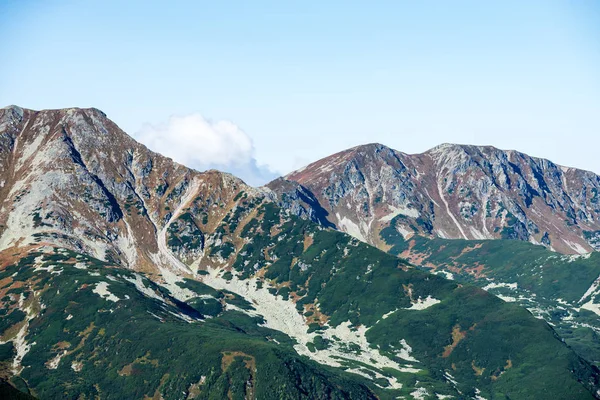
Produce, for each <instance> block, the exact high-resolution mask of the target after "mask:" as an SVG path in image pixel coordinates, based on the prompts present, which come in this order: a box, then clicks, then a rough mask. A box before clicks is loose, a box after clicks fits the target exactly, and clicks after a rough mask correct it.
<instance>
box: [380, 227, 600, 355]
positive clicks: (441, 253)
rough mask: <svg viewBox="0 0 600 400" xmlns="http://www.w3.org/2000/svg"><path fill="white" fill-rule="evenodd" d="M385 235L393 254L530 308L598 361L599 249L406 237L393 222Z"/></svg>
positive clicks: (518, 242) (579, 350) (599, 338)
mask: <svg viewBox="0 0 600 400" xmlns="http://www.w3.org/2000/svg"><path fill="white" fill-rule="evenodd" d="M381 237H382V239H383V240H384V241H385V243H386V244H387V245H388V246H390V247H389V250H388V251H389V252H390V253H391V254H396V255H400V256H402V257H407V258H408V259H410V260H411V261H412V262H413V263H415V264H417V265H420V266H421V267H423V268H426V269H428V270H433V271H434V272H435V273H437V274H441V275H443V276H446V277H451V278H453V279H455V280H456V281H459V282H469V283H473V284H475V285H478V286H480V287H483V288H485V289H486V290H488V291H489V292H491V293H494V294H496V295H498V296H500V297H501V298H502V299H504V300H505V301H507V302H514V303H518V304H520V305H522V306H524V307H526V308H527V309H528V310H529V311H531V312H532V313H533V314H534V315H535V316H537V317H538V318H543V319H544V320H546V321H547V322H548V323H550V324H551V325H552V326H553V327H554V329H556V331H557V332H558V333H559V334H560V336H561V337H563V338H564V339H565V340H566V342H567V343H568V344H569V345H570V346H571V347H572V348H573V349H574V350H576V351H577V352H578V353H579V354H580V355H581V356H582V357H584V358H585V359H587V360H588V361H590V362H592V363H594V364H596V365H598V363H599V361H600V337H599V336H598V334H599V333H600V322H599V320H598V314H599V313H600V309H599V308H598V304H600V297H599V294H600V292H599V291H598V282H597V280H598V277H599V276H600V253H597V252H594V253H590V254H586V255H561V254H557V253H554V252H551V251H549V250H547V249H546V248H544V247H542V246H536V245H533V244H531V243H526V242H522V241H516V240H483V241H476V240H445V239H428V238H424V237H422V236H413V237H411V238H410V239H408V240H405V239H404V238H403V237H402V235H401V234H400V233H398V231H397V230H395V229H394V228H393V224H392V225H391V226H390V227H389V228H387V229H384V230H383V231H382V234H381Z"/></svg>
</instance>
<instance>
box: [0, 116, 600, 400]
mask: <svg viewBox="0 0 600 400" xmlns="http://www.w3.org/2000/svg"><path fill="white" fill-rule="evenodd" d="M0 164H1V166H2V167H1V170H0V174H1V175H0V181H1V182H2V184H1V185H0V186H1V189H0V202H1V207H0V224H1V226H0V314H1V315H2V319H1V320H0V381H1V382H8V383H9V384H10V385H11V387H12V388H16V389H18V390H20V391H21V392H23V393H25V394H28V395H33V396H35V397H38V398H42V399H46V398H48V399H53V398H92V397H93V398H118V399H120V398H164V399H192V398H200V399H205V398H206V399H209V398H210V399H212V398H219V399H220V398H231V399H238V398H240V399H243V398H259V399H263V398H289V399H298V398H323V399H326V398H340V399H341V398H356V399H365V398H373V399H374V398H379V399H392V398H407V399H409V398H413V399H436V398H437V399H440V398H446V399H447V398H474V399H482V398H486V399H492V398H511V399H530V398H556V399H570V398H594V397H598V396H599V393H600V392H599V390H600V372H599V371H598V369H597V368H596V367H595V366H594V365H593V364H592V363H590V362H589V361H587V360H585V359H584V358H582V357H580V356H578V355H577V354H576V353H575V352H574V351H573V350H572V348H570V347H569V346H567V345H566V344H565V343H564V340H563V339H562V338H561V337H560V336H559V335H558V334H557V333H556V331H555V330H554V329H552V327H551V326H550V325H548V324H547V323H546V322H544V321H542V320H540V319H537V318H535V317H534V316H533V315H532V314H531V313H530V312H529V311H527V310H526V309H525V308H523V307H520V306H518V305H516V304H512V303H510V302H505V301H503V300H501V299H500V298H498V297H496V296H494V295H492V294H490V293H488V292H486V291H485V290H482V289H479V288H477V287H476V286H474V285H472V284H470V283H468V282H464V283H459V282H457V281H452V280H448V279H445V277H444V276H439V275H435V274H431V273H428V272H424V271H421V270H419V269H418V268H415V267H414V266H413V265H411V264H409V263H408V262H406V261H404V260H402V259H400V258H397V257H396V256H395V255H392V254H386V253H385V252H382V251H380V250H378V249H376V248H375V247H372V246H369V245H368V244H365V243H362V242H361V241H360V240H357V239H356V238H353V237H352V236H350V235H347V234H345V233H342V232H338V231H336V230H335V229H333V227H335V226H337V227H339V226H340V221H344V217H346V218H349V217H348V215H349V214H344V216H342V214H339V213H340V211H337V210H336V209H333V208H331V206H330V205H328V204H326V203H324V202H323V201H322V199H321V194H320V193H319V192H315V191H314V190H313V189H311V188H310V187H311V186H310V185H309V183H306V184H304V183H302V184H300V183H294V182H289V181H285V180H279V181H277V182H276V183H274V184H272V185H271V187H270V188H262V189H256V188H252V187H249V186H247V185H245V184H244V183H243V182H242V181H240V180H239V179H237V178H235V177H233V176H231V175H228V174H224V173H221V172H218V171H207V172H197V171H194V170H191V169H189V168H186V167H184V166H182V165H178V164H176V163H174V162H173V161H172V160H170V159H168V158H165V157H163V156H161V155H159V154H156V153H152V152H150V151H149V150H148V149H146V148H145V147H144V146H142V145H141V144H139V143H137V142H135V141H134V140H133V139H131V138H130V137H129V136H127V135H126V134H125V133H124V132H123V131H122V130H120V129H119V128H118V127H117V126H116V125H115V124H114V123H113V122H111V121H110V120H109V119H108V118H107V117H106V116H105V115H104V114H103V113H102V112H101V111H99V110H96V109H63V110H45V111H33V110H27V109H22V108H19V107H14V106H13V107H8V108H4V109H2V110H0ZM348 176H352V178H348V179H352V180H356V179H359V178H358V177H359V176H360V174H358V173H355V172H352V173H350V174H349V175H348ZM357 182H358V181H357ZM356 187H357V188H358V185H356ZM335 190H338V189H335ZM344 190H346V189H344ZM357 190H358V189H357ZM359 191H360V190H359ZM368 193H374V192H372V191H371V189H369V190H368V191H367V194H368ZM390 196H391V195H390ZM334 197H335V196H334ZM350 200H351V199H350V198H349V199H348V201H350ZM388 200H389V198H387V197H386V198H385V199H384V198H383V197H382V199H381V200H380V202H385V201H388ZM373 201H374V200H373ZM440 201H441V200H440ZM339 203H341V201H340V202H339ZM373 204H379V201H378V202H375V201H374V202H373ZM390 204H396V205H394V207H400V203H390ZM448 204H450V202H449V203H448ZM388 209H390V207H388ZM413 209H416V207H413V206H409V205H406V208H405V209H402V210H403V213H400V212H397V210H395V211H389V212H387V214H385V216H383V215H381V216H378V217H377V218H379V219H378V221H379V220H380V219H381V218H383V219H384V220H385V219H386V218H389V223H388V227H389V225H390V223H392V221H393V223H394V224H395V223H396V222H397V221H398V220H399V219H400V218H402V217H401V216H405V215H406V214H407V213H413V215H414V216H415V218H416V220H418V219H419V217H420V215H421V214H419V216H416V214H415V213H414V212H413V211H412V210H413ZM381 210H383V209H380V211H381ZM421 212H423V215H424V214H425V213H424V211H419V213H421ZM336 213H337V214H339V215H340V216H339V217H337V215H336ZM332 215H336V218H338V220H332V219H331V218H332ZM391 215H392V216H391ZM301 217H304V218H301ZM506 218H508V216H506ZM313 220H314V221H317V222H318V223H315V222H313ZM436 220H437V218H436ZM383 222H386V221H383ZM365 223H366V222H365ZM356 224H357V226H359V227H360V225H359V224H358V223H357V222H356ZM342 225H344V224H342ZM345 226H352V225H351V224H349V223H346V224H345ZM373 226H375V225H373ZM486 226H487V227H488V229H490V228H491V225H486ZM463 228H464V227H463ZM439 229H442V228H439ZM444 229H445V230H443V231H444V232H445V234H446V235H447V236H449V235H450V232H452V229H451V228H444ZM456 229H457V230H458V228H456ZM393 230H394V232H399V233H400V232H401V230H400V229H396V228H395V225H394V228H393ZM434 231H435V230H434V228H433V227H432V232H434ZM352 233H353V234H356V233H357V232H356V231H354V232H352ZM362 235H363V237H362V239H367V237H369V236H368V235H371V236H372V235H373V233H371V234H367V231H364V233H362ZM432 235H433V234H432ZM400 236H401V237H402V239H404V236H403V235H400ZM379 238H380V239H378V240H381V243H387V246H388V247H389V248H393V247H394V246H395V245H396V244H394V243H392V242H386V241H384V240H383V239H382V238H381V235H380V236H379ZM550 239H551V243H552V240H554V239H552V237H550ZM389 240H392V239H389ZM582 246H583V245H582ZM594 295H595V294H594ZM10 390H12V389H10Z"/></svg>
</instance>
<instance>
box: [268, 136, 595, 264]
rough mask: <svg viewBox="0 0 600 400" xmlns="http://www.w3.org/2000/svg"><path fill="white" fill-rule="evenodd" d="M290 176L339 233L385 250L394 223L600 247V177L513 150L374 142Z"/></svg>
mask: <svg viewBox="0 0 600 400" xmlns="http://www.w3.org/2000/svg"><path fill="white" fill-rule="evenodd" d="M285 179H286V180H289V181H293V182H296V183H297V184H299V185H301V186H300V187H303V188H304V190H305V192H308V193H310V194H309V196H313V197H314V198H315V199H316V200H317V201H318V204H319V206H320V207H322V208H323V209H324V211H325V212H324V213H321V214H322V215H326V218H327V221H328V222H330V223H332V224H334V225H335V226H336V227H337V228H338V229H339V230H341V231H343V232H347V233H349V234H351V235H353V236H354V237H356V238H358V239H360V240H362V241H364V242H367V243H370V244H372V245H375V246H377V247H380V248H384V249H385V244H384V243H381V241H380V235H379V233H380V232H381V230H382V229H385V228H386V227H387V226H389V225H390V223H391V221H392V220H395V222H396V225H395V227H396V229H397V230H398V231H399V232H401V233H402V235H403V236H404V238H405V239H408V238H410V237H411V236H412V235H414V234H419V235H423V236H426V237H431V238H433V237H438V238H445V239H477V240H481V239H518V240H524V241H529V242H531V243H534V244H542V245H544V246H546V247H548V248H550V249H552V250H554V251H557V252H560V253H564V254H583V253H587V252H590V251H593V250H597V249H600V246H599V243H600V242H599V241H598V238H599V237H600V236H599V233H600V194H599V190H600V177H598V176H597V175H595V174H593V173H591V172H587V171H582V170H578V169H575V168H568V167H562V166H559V165H556V164H554V163H552V162H550V161H548V160H544V159H539V158H535V157H530V156H528V155H526V154H523V153H519V152H517V151H512V150H509V151H504V150H499V149H496V148H494V147H489V146H486V147H482V146H464V145H453V144H443V145H440V146H438V147H435V148H433V149H431V150H429V151H427V152H425V153H422V154H412V155H410V154H405V153H402V152H399V151H396V150H392V149H390V148H387V147H385V146H383V145H380V144H369V145H364V146H358V147H354V148H352V149H349V150H346V151H342V152H340V153H337V154H334V155H332V156H329V157H326V158H324V159H322V160H319V161H317V162H314V163H312V164H310V165H308V166H306V167H304V168H302V169H300V170H298V171H295V172H292V173H290V174H288V175H287V176H286V177H285ZM268 186H269V187H271V188H272V189H273V190H274V191H275V192H277V193H279V194H280V196H279V197H280V198H281V197H282V195H284V194H285V195H286V196H287V197H288V198H289V197H293V196H294V195H293V190H289V189H290V188H291V187H290V186H289V185H288V186H287V188H283V187H282V184H281V182H280V181H274V182H272V183H270V184H269V185H268ZM286 189H288V190H286Z"/></svg>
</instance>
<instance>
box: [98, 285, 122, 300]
mask: <svg viewBox="0 0 600 400" xmlns="http://www.w3.org/2000/svg"><path fill="white" fill-rule="evenodd" d="M92 292H94V293H96V294H97V295H98V296H100V297H102V298H103V299H104V300H108V301H112V302H113V303H116V302H117V301H119V300H120V299H119V298H118V297H117V296H115V295H114V294H112V293H111V292H109V291H108V282H98V283H97V284H96V287H95V288H94V289H93V290H92Z"/></svg>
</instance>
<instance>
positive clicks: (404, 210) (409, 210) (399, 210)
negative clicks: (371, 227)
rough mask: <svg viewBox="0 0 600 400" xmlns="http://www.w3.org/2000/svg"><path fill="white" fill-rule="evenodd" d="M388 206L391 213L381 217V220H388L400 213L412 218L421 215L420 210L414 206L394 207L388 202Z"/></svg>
mask: <svg viewBox="0 0 600 400" xmlns="http://www.w3.org/2000/svg"><path fill="white" fill-rule="evenodd" d="M388 208H389V209H390V213H389V214H387V215H385V216H383V217H381V218H379V220H380V221H383V222H388V221H391V220H392V219H394V218H395V217H397V216H398V215H406V216H407V217H411V218H419V217H420V216H421V214H420V213H419V211H417V210H416V209H414V208H408V207H403V206H400V207H394V206H393V205H391V204H388Z"/></svg>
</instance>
